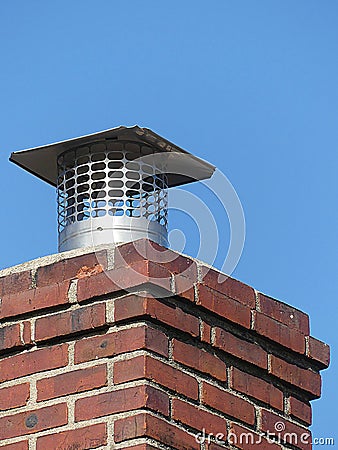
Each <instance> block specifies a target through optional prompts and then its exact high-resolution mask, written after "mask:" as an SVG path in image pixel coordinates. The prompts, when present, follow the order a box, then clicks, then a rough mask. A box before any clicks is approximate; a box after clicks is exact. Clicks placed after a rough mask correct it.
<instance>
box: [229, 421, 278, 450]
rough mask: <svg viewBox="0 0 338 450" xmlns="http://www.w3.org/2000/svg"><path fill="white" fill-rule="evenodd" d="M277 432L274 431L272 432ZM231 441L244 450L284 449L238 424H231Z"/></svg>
mask: <svg viewBox="0 0 338 450" xmlns="http://www.w3.org/2000/svg"><path fill="white" fill-rule="evenodd" d="M273 431H275V430H272V432H273ZM228 439H229V441H230V442H231V443H232V444H233V445H234V446H236V448H240V449H242V450H252V449H255V448H258V449H259V450H281V449H282V447H281V446H280V445H278V444H276V443H273V442H272V441H271V439H270V441H268V440H267V439H265V438H264V437H262V436H261V435H259V434H257V433H255V432H254V431H252V430H248V429H247V428H244V427H241V426H240V425H238V424H235V423H230V433H229V437H228Z"/></svg>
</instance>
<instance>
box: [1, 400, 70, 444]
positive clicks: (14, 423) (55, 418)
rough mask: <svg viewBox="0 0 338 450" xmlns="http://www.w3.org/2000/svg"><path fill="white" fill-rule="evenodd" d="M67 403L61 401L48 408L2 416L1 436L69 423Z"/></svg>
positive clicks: (11, 436) (3, 437) (23, 433)
mask: <svg viewBox="0 0 338 450" xmlns="http://www.w3.org/2000/svg"><path fill="white" fill-rule="evenodd" d="M67 421H68V419H67V405H66V403H59V404H58V405H54V406H47V407H46V408H41V409H35V410H32V411H25V412H22V413H19V414H14V415H12V416H7V417H2V418H0V436H1V437H2V439H9V438H13V437H17V436H23V435H26V434H31V433H37V432H38V431H43V430H48V429H50V428H55V427H60V426H62V425H66V424H67Z"/></svg>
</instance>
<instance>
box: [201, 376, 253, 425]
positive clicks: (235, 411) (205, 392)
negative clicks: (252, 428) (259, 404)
mask: <svg viewBox="0 0 338 450" xmlns="http://www.w3.org/2000/svg"><path fill="white" fill-rule="evenodd" d="M202 403H203V404H204V405H208V406H211V407H212V408H215V409H217V410H218V411H221V412H222V413H224V414H227V415H229V416H232V417H235V418H236V419H237V420H241V421H243V422H246V423H248V424H250V425H253V424H254V423H255V408H254V407H253V405H252V404H251V403H249V402H247V401H246V400H243V399H242V398H240V397H237V396H236V395H234V394H231V393H230V392H226V391H223V390H221V389H219V388H218V387H216V386H212V385H211V384H209V383H205V382H203V384H202Z"/></svg>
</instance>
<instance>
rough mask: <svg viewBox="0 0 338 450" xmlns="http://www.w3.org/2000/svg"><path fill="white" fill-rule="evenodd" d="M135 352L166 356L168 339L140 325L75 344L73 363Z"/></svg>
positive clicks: (148, 327)
mask: <svg viewBox="0 0 338 450" xmlns="http://www.w3.org/2000/svg"><path fill="white" fill-rule="evenodd" d="M135 350H151V351H153V352H155V353H159V354H160V355H163V356H168V337H167V336H166V335H165V334H163V333H162V332H161V331H159V330H156V329H154V328H151V327H150V326H148V325H141V326H138V327H133V328H128V329H125V330H118V331H114V332H113V333H107V334H104V335H100V336H94V337H90V338H87V339H82V340H81V341H78V342H76V344H75V363H76V364H78V363H81V362H85V361H91V360H93V359H98V358H105V357H108V356H115V355H119V354H121V353H127V352H132V351H135Z"/></svg>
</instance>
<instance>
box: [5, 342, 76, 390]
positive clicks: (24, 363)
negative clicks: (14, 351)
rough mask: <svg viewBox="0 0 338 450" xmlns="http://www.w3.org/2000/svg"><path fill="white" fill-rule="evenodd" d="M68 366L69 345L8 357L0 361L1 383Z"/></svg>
mask: <svg viewBox="0 0 338 450" xmlns="http://www.w3.org/2000/svg"><path fill="white" fill-rule="evenodd" d="M67 364H68V345H66V344H61V345H55V346H53V347H45V348H41V349H38V350H34V351H31V352H25V353H20V354H18V355H14V356H8V357H7V358H4V359H2V360H1V361H0V382H3V381H8V380H14V379H16V378H20V377H24V376H26V375H31V374H32V373H38V372H43V371H45V370H51V369H56V368H59V367H64V366H66V365H67Z"/></svg>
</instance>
